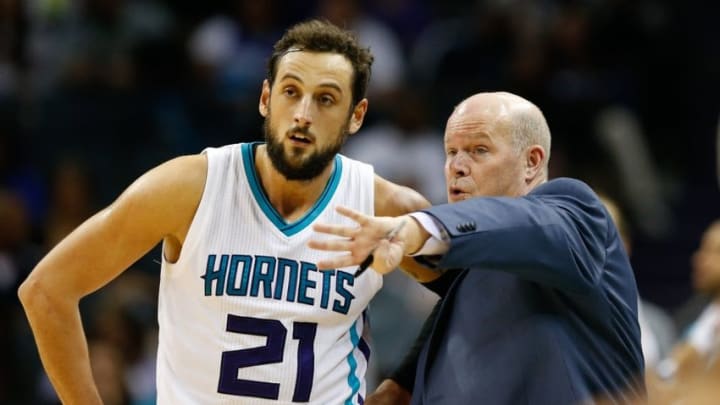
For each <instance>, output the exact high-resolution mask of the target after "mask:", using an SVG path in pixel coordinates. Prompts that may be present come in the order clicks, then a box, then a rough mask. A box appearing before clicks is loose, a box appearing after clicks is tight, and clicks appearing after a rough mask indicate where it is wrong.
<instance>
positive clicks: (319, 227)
mask: <svg viewBox="0 0 720 405" xmlns="http://www.w3.org/2000/svg"><path fill="white" fill-rule="evenodd" d="M313 230H314V231H315V232H320V233H327V234H330V235H335V236H341V237H343V238H352V237H353V236H354V235H355V233H356V232H357V228H356V227H354V226H347V225H334V224H322V223H317V224H315V225H313Z"/></svg>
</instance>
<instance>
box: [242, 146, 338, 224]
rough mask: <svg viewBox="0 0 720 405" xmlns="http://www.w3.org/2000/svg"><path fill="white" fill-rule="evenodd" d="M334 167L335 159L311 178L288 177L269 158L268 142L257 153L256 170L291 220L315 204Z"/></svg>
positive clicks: (267, 191) (275, 203)
mask: <svg viewBox="0 0 720 405" xmlns="http://www.w3.org/2000/svg"><path fill="white" fill-rule="evenodd" d="M334 167H335V165H334V163H331V164H329V165H328V167H326V168H325V170H323V172H322V173H321V174H320V175H319V176H317V177H315V178H314V179H312V180H302V181H301V180H288V179H286V178H285V176H283V175H282V174H281V173H280V172H278V171H277V170H276V169H275V167H274V166H273V165H272V162H270V158H269V156H268V155H267V150H266V149H265V145H260V146H259V147H258V148H257V150H256V155H255V170H256V172H257V175H258V177H259V178H260V184H262V187H263V191H264V192H265V195H266V196H267V198H268V200H269V201H270V204H271V205H272V206H273V208H275V210H276V211H277V212H278V214H280V215H281V216H282V217H283V218H284V219H285V220H286V221H289V222H292V221H294V220H296V219H299V218H300V217H302V216H303V214H305V213H306V212H307V211H308V210H309V209H310V208H312V206H313V205H314V204H315V202H316V201H317V199H318V198H320V195H321V194H322V192H323V191H324V190H325V187H326V185H327V182H328V180H329V178H330V175H331V174H332V171H333V169H334Z"/></svg>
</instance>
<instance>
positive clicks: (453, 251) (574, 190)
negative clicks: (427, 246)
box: [424, 179, 610, 293]
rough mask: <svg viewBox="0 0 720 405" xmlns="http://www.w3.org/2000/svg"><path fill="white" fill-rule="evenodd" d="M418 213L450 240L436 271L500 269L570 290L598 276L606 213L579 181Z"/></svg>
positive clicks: (585, 285)
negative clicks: (436, 224) (437, 225)
mask: <svg viewBox="0 0 720 405" xmlns="http://www.w3.org/2000/svg"><path fill="white" fill-rule="evenodd" d="M424 212H426V213H428V214H430V215H432V216H433V217H434V218H435V219H436V220H437V221H438V222H439V223H440V224H442V226H444V228H445V230H446V231H447V234H448V236H449V242H450V248H449V250H448V252H447V253H446V254H445V255H444V256H443V257H442V259H441V260H440V262H439V263H438V267H440V268H470V269H472V271H483V270H492V271H505V272H509V273H513V274H516V275H517V276H519V277H522V278H524V279H527V280H529V281H534V282H538V283H541V284H544V285H548V286H551V287H554V288H558V289H561V290H565V291H568V292H576V293H577V292H584V291H587V290H588V289H592V288H594V287H595V286H596V285H597V283H598V282H599V281H600V278H601V275H602V273H603V266H604V262H605V256H606V241H607V240H608V229H609V228H608V227H609V226H610V220H609V215H608V214H607V211H606V210H605V208H604V206H603V205H602V202H600V200H599V199H598V198H597V196H596V195H595V193H594V192H593V191H592V190H591V189H590V188H589V187H588V186H587V185H585V184H584V183H582V182H580V181H576V180H570V179H563V180H554V181H552V182H549V183H545V184H544V185H541V186H540V187H538V188H536V189H535V190H534V191H533V192H532V193H530V194H528V195H527V196H525V197H522V198H509V197H482V198H473V199H470V200H466V201H462V202H457V203H453V204H445V205H439V206H435V207H431V208H428V209H426V210H424Z"/></svg>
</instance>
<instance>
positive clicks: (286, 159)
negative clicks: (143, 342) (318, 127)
mask: <svg viewBox="0 0 720 405" xmlns="http://www.w3.org/2000/svg"><path fill="white" fill-rule="evenodd" d="M349 127H350V120H349V119H348V121H346V122H345V124H344V125H343V126H342V128H340V129H339V131H338V136H337V141H336V142H335V143H334V144H331V145H329V146H327V147H325V148H323V149H320V150H317V151H315V152H313V153H312V154H310V155H309V156H305V157H302V156H301V154H302V153H303V151H302V150H293V149H294V148H291V150H290V151H289V152H286V151H285V147H284V146H283V143H282V142H281V140H280V137H279V136H278V134H277V131H275V130H274V129H273V128H272V127H271V126H270V114H268V115H267V117H265V122H264V124H263V132H264V135H265V142H266V143H267V152H268V156H270V162H272V165H273V167H274V168H275V170H277V171H278V172H280V174H282V175H283V176H285V178H286V179H288V180H312V179H314V178H315V177H317V176H319V175H320V174H321V173H322V172H323V170H325V168H327V167H328V165H329V164H330V162H332V160H333V159H334V158H335V155H337V154H338V153H339V152H340V149H341V148H342V146H343V144H344V143H345V140H346V139H347V137H348V135H349ZM292 133H299V134H303V135H308V134H309V135H312V136H313V138H314V139H315V141H316V142H317V137H315V136H314V134H312V133H311V132H310V130H309V129H308V128H307V127H302V128H301V127H297V126H293V127H291V128H290V129H289V130H288V131H287V134H288V135H289V134H292ZM293 153H294V154H296V156H298V158H299V159H297V160H298V161H299V162H298V163H294V160H295V159H291V156H289V155H290V154H293Z"/></svg>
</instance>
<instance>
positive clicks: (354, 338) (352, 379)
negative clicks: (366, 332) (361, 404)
mask: <svg viewBox="0 0 720 405" xmlns="http://www.w3.org/2000/svg"><path fill="white" fill-rule="evenodd" d="M356 326H357V320H356V321H355V322H353V324H352V326H351V327H350V341H351V342H352V350H350V354H348V356H347V362H348V364H349V365H350V374H348V385H349V386H350V388H351V389H352V393H351V394H350V397H349V398H348V399H346V400H345V405H353V400H354V399H355V397H357V393H358V391H360V379H358V378H357V376H356V375H355V371H357V360H355V349H357V347H358V344H359V343H360V336H358V333H357V330H356V329H355V327H356Z"/></svg>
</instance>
